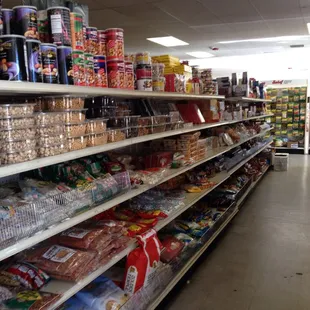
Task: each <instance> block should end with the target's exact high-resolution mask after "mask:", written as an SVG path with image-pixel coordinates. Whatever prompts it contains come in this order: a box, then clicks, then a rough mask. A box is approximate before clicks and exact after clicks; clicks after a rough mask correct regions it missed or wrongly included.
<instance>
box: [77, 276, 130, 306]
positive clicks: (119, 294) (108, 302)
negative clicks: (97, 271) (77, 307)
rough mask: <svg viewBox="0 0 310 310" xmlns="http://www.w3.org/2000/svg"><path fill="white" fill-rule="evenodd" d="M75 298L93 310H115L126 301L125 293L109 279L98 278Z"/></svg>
mask: <svg viewBox="0 0 310 310" xmlns="http://www.w3.org/2000/svg"><path fill="white" fill-rule="evenodd" d="M76 297H77V298H78V299H79V300H81V301H82V302H83V303H85V304H86V305H88V306H89V307H90V308H91V309H93V310H116V309H120V308H121V307H122V305H124V304H125V302H126V301H127V300H128V296H127V295H126V294H125V292H124V291H123V290H122V289H121V288H119V287H118V286H117V285H116V284H115V283H114V282H113V281H111V280H110V279H108V278H106V277H104V276H100V277H98V278H97V279H96V280H94V281H93V282H92V283H90V284H89V285H88V286H86V287H85V288H84V289H83V290H81V291H80V292H78V293H77V294H76Z"/></svg>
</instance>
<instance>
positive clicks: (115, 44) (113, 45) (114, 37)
mask: <svg viewBox="0 0 310 310" xmlns="http://www.w3.org/2000/svg"><path fill="white" fill-rule="evenodd" d="M106 36H107V60H108V61H110V60H124V30H123V29H121V28H110V29H107V30H106Z"/></svg>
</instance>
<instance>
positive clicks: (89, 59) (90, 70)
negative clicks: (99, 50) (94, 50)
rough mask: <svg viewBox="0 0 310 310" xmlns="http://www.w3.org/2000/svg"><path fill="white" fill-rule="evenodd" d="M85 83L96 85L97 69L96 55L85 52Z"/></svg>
mask: <svg viewBox="0 0 310 310" xmlns="http://www.w3.org/2000/svg"><path fill="white" fill-rule="evenodd" d="M84 56H85V60H84V63H85V85H86V86H95V69H94V55H93V54H91V53H85V54H84Z"/></svg>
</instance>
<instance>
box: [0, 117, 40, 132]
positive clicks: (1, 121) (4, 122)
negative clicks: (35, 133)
mask: <svg viewBox="0 0 310 310" xmlns="http://www.w3.org/2000/svg"><path fill="white" fill-rule="evenodd" d="M32 126H35V118H34V117H33V116H32V117H6V118H0V128H10V129H13V128H26V127H32Z"/></svg>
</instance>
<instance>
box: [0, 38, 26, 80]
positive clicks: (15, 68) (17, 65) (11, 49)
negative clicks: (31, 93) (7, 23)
mask: <svg viewBox="0 0 310 310" xmlns="http://www.w3.org/2000/svg"><path fill="white" fill-rule="evenodd" d="M25 56H26V38H25V37H24V36H20V35H13V34H11V35H3V36H0V80H9V81H27V80H28V73H27V59H26V57H25Z"/></svg>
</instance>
